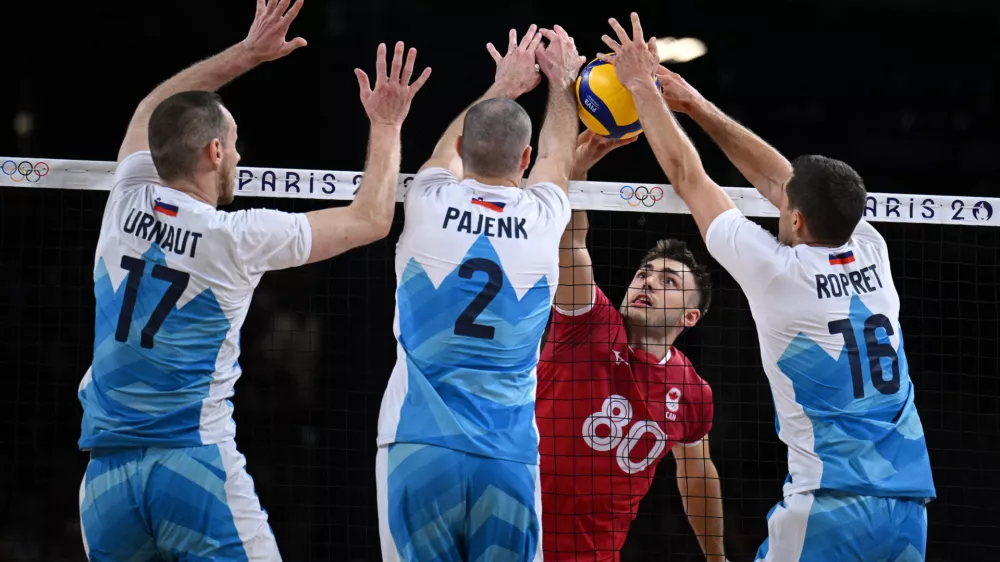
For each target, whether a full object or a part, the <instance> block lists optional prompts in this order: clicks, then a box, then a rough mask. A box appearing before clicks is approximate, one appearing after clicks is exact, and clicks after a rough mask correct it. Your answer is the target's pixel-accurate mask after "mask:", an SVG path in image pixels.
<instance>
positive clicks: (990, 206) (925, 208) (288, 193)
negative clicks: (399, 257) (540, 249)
mask: <svg viewBox="0 0 1000 562" xmlns="http://www.w3.org/2000/svg"><path fill="white" fill-rule="evenodd" d="M0 161H2V162H3V164H2V174H0V187H29V188H55V189H86V190H96V191H108V190H109V189H111V181H112V178H113V177H114V171H115V163H114V162H99V161H90V160H41V159H37V158H20V157H4V156H0ZM361 178H362V174H361V172H342V171H334V170H330V171H327V170H292V169H282V168H238V169H237V172H236V194H237V195H239V196H245V197H281V198H298V199H326V200H331V201H349V200H351V199H354V194H355V192H356V191H357V189H358V186H359V185H360V183H361ZM412 180H413V175H412V174H403V175H401V176H400V177H399V189H398V191H397V193H396V200H397V201H402V200H403V194H404V193H405V192H406V188H407V186H408V185H409V183H410V181H412ZM724 189H725V190H726V192H727V193H728V194H729V196H730V197H732V199H733V202H735V203H736V206H737V207H739V209H740V210H741V211H742V212H743V214H744V215H746V216H748V217H777V216H778V210H777V209H775V208H774V206H773V205H771V203H770V202H768V201H767V200H766V199H764V198H763V197H762V196H761V195H760V194H759V193H757V190H755V189H753V188H749V187H726V188H724ZM569 191H570V193H569V198H570V201H571V202H572V204H573V208H574V209H595V210H606V211H633V212H650V213H684V214H688V208H687V206H686V205H685V204H684V202H683V201H681V199H680V197H678V196H677V194H676V193H674V190H673V188H672V187H670V185H669V184H666V183H658V184H652V183H618V182H597V181H585V182H572V183H571V184H570V189H569ZM865 218H866V219H868V220H870V221H875V222H913V223H934V224H955V225H970V226H1000V199H997V198H986V197H963V196H957V197H952V196H946V195H908V194H892V193H869V194H868V204H867V206H866V207H865Z"/></svg>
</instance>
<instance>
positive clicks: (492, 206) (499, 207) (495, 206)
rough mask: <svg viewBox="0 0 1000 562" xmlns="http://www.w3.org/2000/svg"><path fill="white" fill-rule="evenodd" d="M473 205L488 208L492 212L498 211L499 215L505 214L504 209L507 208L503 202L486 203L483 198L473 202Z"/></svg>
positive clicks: (477, 198) (475, 199)
mask: <svg viewBox="0 0 1000 562" xmlns="http://www.w3.org/2000/svg"><path fill="white" fill-rule="evenodd" d="M472 204H473V205H479V206H480V207H486V208H487V209H489V210H491V211H496V212H498V213H502V212H503V208H504V207H506V206H507V204H506V203H504V202H503V201H484V200H483V198H482V197H476V198H474V199H473V200H472Z"/></svg>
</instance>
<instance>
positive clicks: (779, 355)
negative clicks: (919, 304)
mask: <svg viewBox="0 0 1000 562" xmlns="http://www.w3.org/2000/svg"><path fill="white" fill-rule="evenodd" d="M705 238H706V243H707V245H708V250H709V252H711V254H712V256H713V257H714V258H715V259H716V260H717V261H718V262H719V263H720V264H722V266H723V267H725V268H726V270H727V271H729V273H730V274H731V275H732V276H733V277H734V278H735V279H736V281H737V282H739V284H740V286H741V287H742V288H743V291H744V293H746V296H747V300H748V301H749V303H750V311H751V312H752V313H753V317H754V321H755V322H756V324H757V335H758V338H759V340H760V353H761V360H762V361H763V366H764V373H765V374H766V375H767V378H768V380H769V382H770V384H771V392H772V394H773V396H774V407H775V417H776V420H775V425H776V429H777V431H778V437H779V438H780V439H781V440H782V441H783V442H784V443H785V444H786V445H788V471H789V478H788V480H786V482H785V490H784V491H785V495H788V494H792V493H795V492H802V491H807V490H815V489H820V488H822V489H833V490H842V491H847V492H853V493H857V494H861V495H869V496H883V497H886V496H888V497H912V498H933V497H934V495H935V490H934V482H933V479H932V477H931V469H930V461H929V458H928V456H927V445H926V443H925V441H924V431H923V427H922V425H921V424H920V417H919V416H918V415H917V410H916V407H915V406H914V402H913V393H914V387H913V383H912V382H911V381H910V374H909V368H908V366H907V362H906V353H905V352H904V350H903V332H902V329H901V327H900V325H899V295H898V293H897V292H896V287H895V285H894V284H893V281H892V272H891V270H890V268H889V253H888V250H887V248H886V244H885V240H884V239H883V238H882V236H881V235H880V234H879V233H878V231H876V230H875V228H873V227H872V226H871V225H869V224H868V223H867V222H865V221H864V220H862V221H861V222H860V223H859V224H858V226H857V228H856V229H855V231H854V234H853V235H852V236H851V238H850V240H849V241H848V242H847V243H846V244H844V245H843V246H840V247H838V248H829V247H816V246H808V245H804V244H800V245H797V246H794V247H790V246H786V245H783V244H781V243H780V242H778V240H777V239H775V237H774V236H772V235H771V234H770V233H769V232H767V231H766V230H764V229H763V228H761V227H760V226H759V225H757V224H756V223H754V222H752V221H749V220H747V219H746V218H745V217H744V216H743V215H742V214H741V213H740V212H739V210H737V209H732V210H729V211H727V212H725V213H722V214H721V215H719V216H718V217H717V218H716V219H715V220H714V221H713V222H712V224H711V226H710V227H709V229H708V232H707V233H706V236H705Z"/></svg>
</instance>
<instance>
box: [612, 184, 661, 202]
mask: <svg viewBox="0 0 1000 562" xmlns="http://www.w3.org/2000/svg"><path fill="white" fill-rule="evenodd" d="M618 194H619V195H621V197H622V199H624V200H625V202H626V203H628V204H629V206H630V207H638V206H639V205H642V206H644V207H652V206H653V205H655V204H656V202H657V201H659V200H660V199H663V188H662V187H656V186H653V188H652V189H650V188H648V187H646V186H644V185H640V186H639V187H632V186H630V185H625V186H622V188H621V189H619V190H618Z"/></svg>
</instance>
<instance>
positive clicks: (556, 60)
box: [535, 25, 587, 85]
mask: <svg viewBox="0 0 1000 562" xmlns="http://www.w3.org/2000/svg"><path fill="white" fill-rule="evenodd" d="M539 33H540V34H541V35H542V36H544V37H545V38H546V39H548V41H549V44H548V45H547V46H544V47H543V46H539V47H538V49H537V50H536V54H535V57H536V58H537V59H538V67H539V69H540V70H541V71H542V74H545V76H546V77H547V78H548V79H549V81H550V82H563V83H565V84H567V85H568V84H572V83H573V81H574V80H576V76H577V74H578V73H579V72H580V67H581V66H583V63H584V62H586V61H587V59H586V58H585V57H582V56H580V53H579V52H577V50H576V42H575V41H574V40H573V38H572V37H570V36H569V34H568V33H566V30H565V29H563V28H562V27H560V26H558V25H557V26H554V27H553V28H552V29H543V30H541V31H540V32H539Z"/></svg>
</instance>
